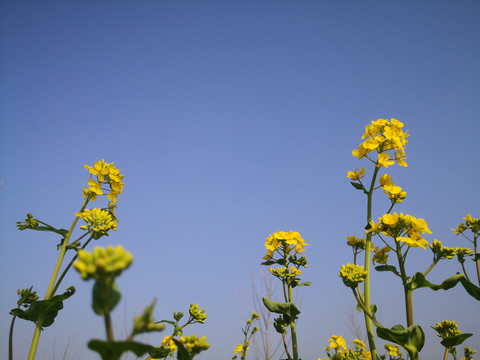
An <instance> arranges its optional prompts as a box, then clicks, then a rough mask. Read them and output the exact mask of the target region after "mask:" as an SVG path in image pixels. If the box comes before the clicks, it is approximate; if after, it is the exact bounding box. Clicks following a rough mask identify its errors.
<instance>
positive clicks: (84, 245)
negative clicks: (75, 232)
mask: <svg viewBox="0 0 480 360" xmlns="http://www.w3.org/2000/svg"><path fill="white" fill-rule="evenodd" d="M92 239H93V238H92V237H91V238H90V239H88V240H87V241H86V242H85V244H83V246H82V247H81V249H82V250H83V249H85V247H86V246H87V245H88V243H89V242H90V241H91V240H92ZM77 258H78V252H77V253H76V254H75V256H74V257H73V258H72V260H70V262H69V264H68V265H67V267H66V268H65V270H63V273H62V275H60V277H59V278H58V281H57V283H56V284H55V287H54V288H53V294H55V293H56V292H57V289H58V287H59V286H60V283H61V282H62V280H63V278H64V277H65V275H67V272H68V270H70V268H71V267H72V265H73V263H74V262H75V260H77Z"/></svg>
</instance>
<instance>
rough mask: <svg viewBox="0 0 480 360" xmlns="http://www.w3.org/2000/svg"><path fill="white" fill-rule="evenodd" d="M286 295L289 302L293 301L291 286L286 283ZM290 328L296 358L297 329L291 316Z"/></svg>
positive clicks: (294, 357)
mask: <svg viewBox="0 0 480 360" xmlns="http://www.w3.org/2000/svg"><path fill="white" fill-rule="evenodd" d="M288 297H289V300H290V302H293V300H292V299H293V297H292V286H291V285H288ZM290 329H291V331H292V348H293V359H294V360H298V345H297V331H296V327H295V320H294V319H293V318H292V319H291V320H290Z"/></svg>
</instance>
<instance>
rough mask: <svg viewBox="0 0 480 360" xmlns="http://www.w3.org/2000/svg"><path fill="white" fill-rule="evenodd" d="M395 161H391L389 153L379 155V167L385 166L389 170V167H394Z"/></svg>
mask: <svg viewBox="0 0 480 360" xmlns="http://www.w3.org/2000/svg"><path fill="white" fill-rule="evenodd" d="M394 163H395V161H393V160H390V155H388V154H387V153H380V154H378V160H377V167H380V166H383V167H386V168H388V166H389V165H393V164H394Z"/></svg>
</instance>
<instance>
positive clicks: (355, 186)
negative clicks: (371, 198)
mask: <svg viewBox="0 0 480 360" xmlns="http://www.w3.org/2000/svg"><path fill="white" fill-rule="evenodd" d="M350 184H352V186H353V187H354V188H355V189H357V190H364V189H363V185H362V184H359V183H356V182H354V181H350Z"/></svg>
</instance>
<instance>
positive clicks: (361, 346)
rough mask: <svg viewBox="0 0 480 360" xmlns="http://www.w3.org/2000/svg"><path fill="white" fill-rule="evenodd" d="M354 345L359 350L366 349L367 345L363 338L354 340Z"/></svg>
mask: <svg viewBox="0 0 480 360" xmlns="http://www.w3.org/2000/svg"><path fill="white" fill-rule="evenodd" d="M353 345H354V346H355V348H356V349H358V350H362V349H365V347H366V345H365V343H364V342H363V341H362V340H359V339H355V340H353Z"/></svg>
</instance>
